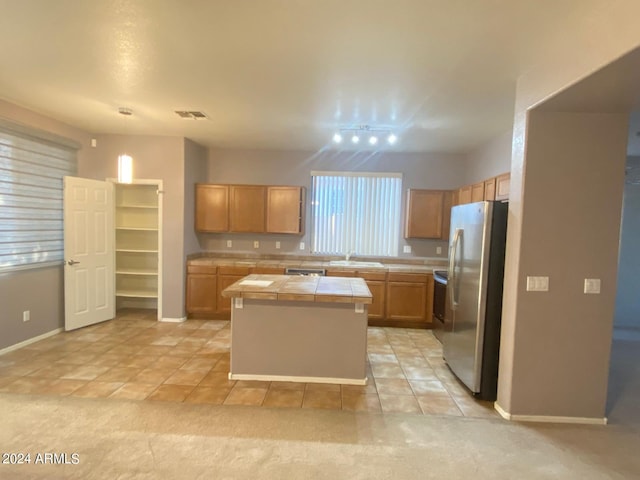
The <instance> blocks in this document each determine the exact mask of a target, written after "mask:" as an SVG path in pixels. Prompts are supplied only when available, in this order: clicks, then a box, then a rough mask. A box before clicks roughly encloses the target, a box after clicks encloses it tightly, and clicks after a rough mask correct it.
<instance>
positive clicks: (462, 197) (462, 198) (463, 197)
mask: <svg viewBox="0 0 640 480" xmlns="http://www.w3.org/2000/svg"><path fill="white" fill-rule="evenodd" d="M465 203H471V185H465V186H464V187H460V190H458V205H464V204H465Z"/></svg>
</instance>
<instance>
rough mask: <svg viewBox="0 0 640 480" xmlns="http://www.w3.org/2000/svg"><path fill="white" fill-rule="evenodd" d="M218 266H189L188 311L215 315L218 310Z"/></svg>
mask: <svg viewBox="0 0 640 480" xmlns="http://www.w3.org/2000/svg"><path fill="white" fill-rule="evenodd" d="M217 281H218V277H217V268H216V267H205V266H189V267H188V268H187V313H188V314H191V315H201V316H206V315H213V314H215V313H216V310H217V296H218V289H217Z"/></svg>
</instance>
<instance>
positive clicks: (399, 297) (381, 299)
mask: <svg viewBox="0 0 640 480" xmlns="http://www.w3.org/2000/svg"><path fill="white" fill-rule="evenodd" d="M250 273H260V274H276V275H281V274H283V273H284V269H283V268H282V267H252V268H249V267H241V266H220V267H205V266H188V267H187V313H188V314H189V315H190V316H192V317H200V318H217V319H229V318H230V317H231V299H229V298H224V297H222V291H223V290H224V289H225V288H227V287H228V286H229V285H231V284H232V283H235V282H237V281H238V280H240V279H242V278H243V277H245V276H247V275H249V274H250ZM327 275H328V276H336V277H360V278H363V279H364V280H365V281H366V282H367V286H368V287H369V290H370V291H371V295H372V296H373V299H372V300H373V301H372V303H371V304H370V305H369V324H370V325H376V326H396V327H417V328H429V327H430V326H431V312H432V310H433V275H431V274H427V273H397V272H391V273H387V272H386V271H355V270H328V271H327Z"/></svg>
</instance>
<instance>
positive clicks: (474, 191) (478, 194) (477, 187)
mask: <svg viewBox="0 0 640 480" xmlns="http://www.w3.org/2000/svg"><path fill="white" fill-rule="evenodd" d="M483 200H484V182H479V183H474V184H473V185H471V203H474V202H481V201H483Z"/></svg>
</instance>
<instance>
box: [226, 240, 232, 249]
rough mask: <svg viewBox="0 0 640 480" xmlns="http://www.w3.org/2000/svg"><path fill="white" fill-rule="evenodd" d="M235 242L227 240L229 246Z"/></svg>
mask: <svg viewBox="0 0 640 480" xmlns="http://www.w3.org/2000/svg"><path fill="white" fill-rule="evenodd" d="M232 245H233V242H232V241H231V240H227V248H231V246H232Z"/></svg>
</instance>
